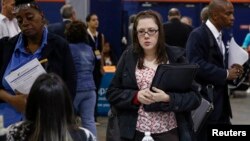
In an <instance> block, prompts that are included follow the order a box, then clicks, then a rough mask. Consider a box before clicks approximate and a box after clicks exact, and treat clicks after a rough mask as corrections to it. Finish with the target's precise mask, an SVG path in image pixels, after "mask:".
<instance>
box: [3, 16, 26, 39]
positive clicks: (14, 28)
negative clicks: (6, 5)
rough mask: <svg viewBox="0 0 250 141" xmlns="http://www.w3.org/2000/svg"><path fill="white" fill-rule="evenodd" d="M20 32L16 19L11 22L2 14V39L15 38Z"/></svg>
mask: <svg viewBox="0 0 250 141" xmlns="http://www.w3.org/2000/svg"><path fill="white" fill-rule="evenodd" d="M20 31H21V30H20V28H19V26H18V24H17V20H16V19H12V20H9V19H8V18H7V17H6V16H4V15H3V14H1V13H0V39H1V38H2V37H5V36H8V37H13V36H15V35H17V34H18V33H19V32H20Z"/></svg>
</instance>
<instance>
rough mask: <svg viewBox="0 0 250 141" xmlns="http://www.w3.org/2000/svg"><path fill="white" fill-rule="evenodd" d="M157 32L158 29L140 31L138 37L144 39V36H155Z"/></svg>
mask: <svg viewBox="0 0 250 141" xmlns="http://www.w3.org/2000/svg"><path fill="white" fill-rule="evenodd" d="M157 31H158V29H148V31H145V30H138V31H137V35H138V36H141V37H142V36H145V34H146V33H147V34H148V35H149V36H153V35H155V33H156V32H157Z"/></svg>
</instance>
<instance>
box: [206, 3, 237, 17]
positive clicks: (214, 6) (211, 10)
mask: <svg viewBox="0 0 250 141" xmlns="http://www.w3.org/2000/svg"><path fill="white" fill-rule="evenodd" d="M230 4H232V3H231V2H230V1H229V0H211V2H210V3H209V5H208V14H209V16H211V15H212V14H216V13H217V12H220V11H221V10H223V7H225V6H226V5H230Z"/></svg>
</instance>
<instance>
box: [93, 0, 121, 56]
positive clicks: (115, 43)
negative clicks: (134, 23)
mask: <svg viewBox="0 0 250 141" xmlns="http://www.w3.org/2000/svg"><path fill="white" fill-rule="evenodd" d="M90 12H91V13H96V14H97V15H98V18H99V29H98V30H99V31H100V32H102V33H103V34H104V36H105V38H106V41H108V42H109V43H110V45H111V48H112V50H113V51H114V52H115V54H116V56H117V57H118V58H119V57H120V55H121V51H122V45H121V39H122V2H121V0H91V1H90Z"/></svg>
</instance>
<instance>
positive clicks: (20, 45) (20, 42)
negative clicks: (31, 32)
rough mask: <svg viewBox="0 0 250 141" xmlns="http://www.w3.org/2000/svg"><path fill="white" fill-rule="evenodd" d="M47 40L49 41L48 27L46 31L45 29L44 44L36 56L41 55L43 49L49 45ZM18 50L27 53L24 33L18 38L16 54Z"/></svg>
mask: <svg viewBox="0 0 250 141" xmlns="http://www.w3.org/2000/svg"><path fill="white" fill-rule="evenodd" d="M47 39H48V29H47V27H44V29H43V38H42V43H41V46H40V48H39V49H38V50H37V51H36V52H35V54H36V53H40V52H41V51H42V49H43V48H44V46H45V45H46V44H47ZM17 50H19V51H21V52H26V51H25V46H24V35H23V34H22V33H21V34H20V36H19V37H18V40H17V43H16V47H15V52H16V51H17Z"/></svg>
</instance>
